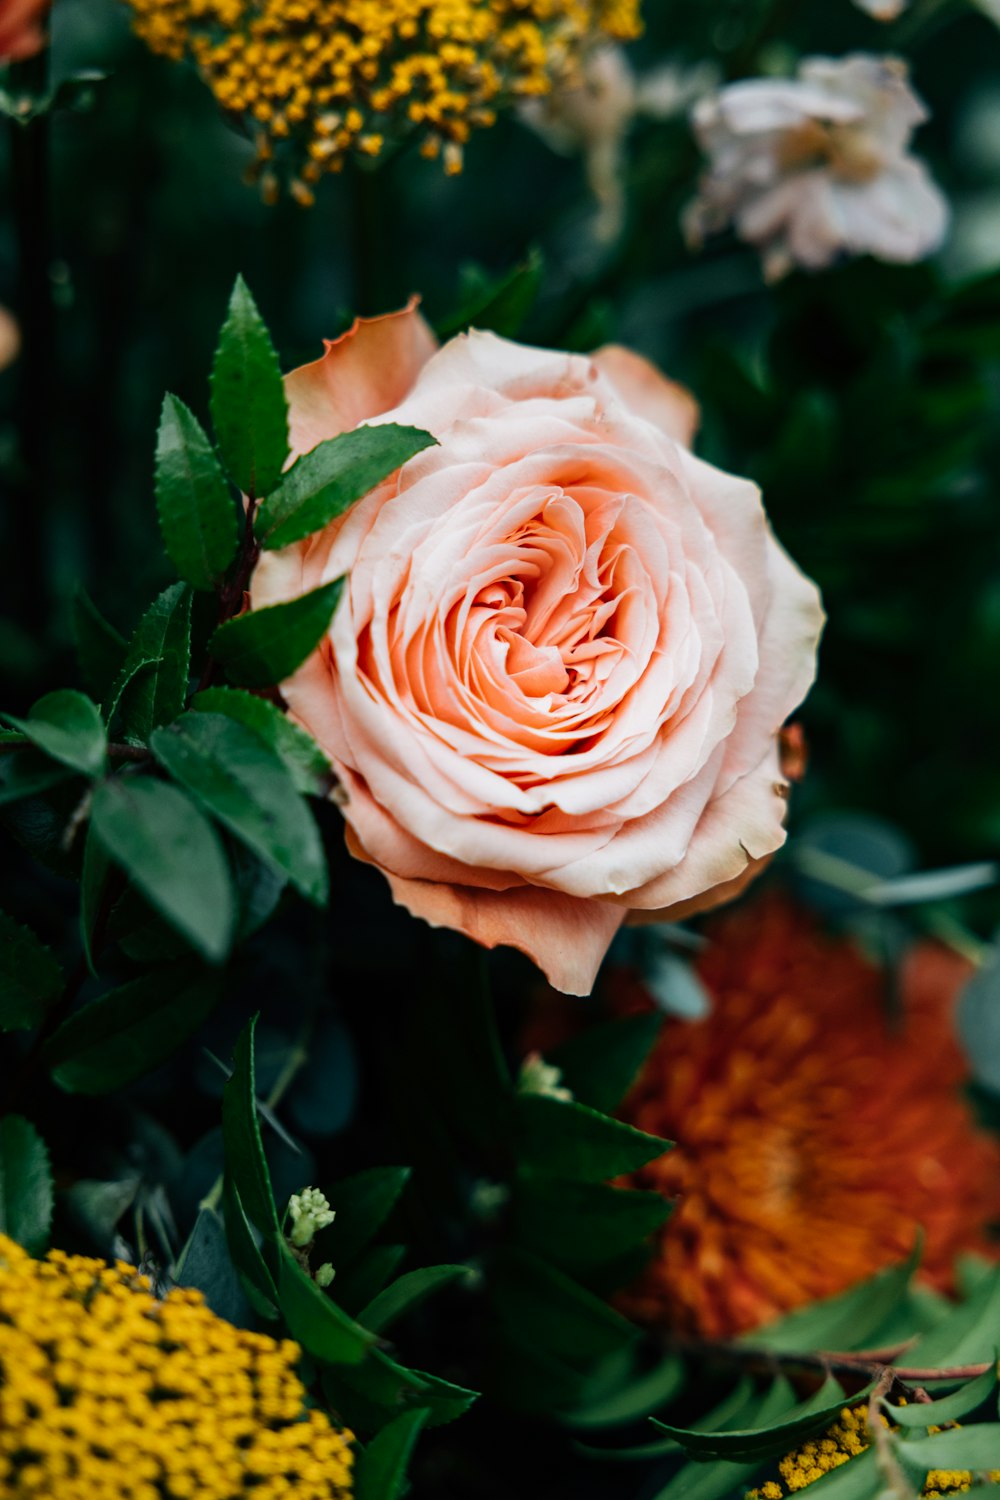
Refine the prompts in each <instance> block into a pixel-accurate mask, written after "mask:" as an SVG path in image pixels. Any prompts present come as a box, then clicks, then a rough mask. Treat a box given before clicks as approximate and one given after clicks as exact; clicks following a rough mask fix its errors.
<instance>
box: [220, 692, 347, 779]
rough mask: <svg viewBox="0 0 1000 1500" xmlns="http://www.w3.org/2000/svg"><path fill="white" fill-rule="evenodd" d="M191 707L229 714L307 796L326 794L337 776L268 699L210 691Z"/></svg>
mask: <svg viewBox="0 0 1000 1500" xmlns="http://www.w3.org/2000/svg"><path fill="white" fill-rule="evenodd" d="M191 707H192V709H194V710H195V711H196V712H198V713H210V714H225V715H226V716H227V718H230V719H235V720H236V722H237V723H238V724H244V725H245V726H246V728H247V729H252V730H253V732H254V734H256V735H258V736H259V737H260V738H261V739H262V740H263V741H264V743H265V745H268V746H270V748H271V749H272V750H273V751H274V752H275V754H276V755H277V756H278V757H279V758H280V759H281V760H282V761H283V762H284V765H285V769H286V770H287V771H288V773H289V775H290V776H291V778H292V780H293V781H294V783H295V786H296V788H297V789H298V790H299V791H300V792H301V793H302V794H303V796H319V795H320V794H321V793H323V792H325V791H326V789H327V787H328V785H329V782H330V780H331V777H332V775H333V772H332V771H331V769H330V762H329V761H328V760H327V758H326V756H325V755H324V754H323V752H322V750H321V749H320V748H319V746H318V745H317V743H316V741H315V740H314V739H312V737H311V736H310V735H308V734H306V732H305V730H304V729H300V728H299V726H298V724H296V723H294V722H293V721H292V720H291V719H290V718H289V717H288V715H287V714H283V713H282V712H281V709H280V708H277V707H275V705H274V704H273V703H270V702H268V700H267V699H266V698H256V697H254V695H253V694H252V693H245V692H243V691H242V690H241V689H239V688H206V689H205V691H204V692H201V693H198V694H197V695H196V696H195V697H194V698H192V700H191Z"/></svg>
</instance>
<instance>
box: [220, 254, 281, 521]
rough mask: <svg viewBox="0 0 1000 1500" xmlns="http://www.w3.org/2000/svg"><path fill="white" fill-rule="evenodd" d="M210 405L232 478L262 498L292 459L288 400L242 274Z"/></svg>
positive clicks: (222, 341)
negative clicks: (289, 438) (289, 455)
mask: <svg viewBox="0 0 1000 1500" xmlns="http://www.w3.org/2000/svg"><path fill="white" fill-rule="evenodd" d="M211 409H212V422H213V424H214V426H215V435H216V437H217V438H218V440H219V448H220V449H221V451H222V457H223V460H224V461H225V465H226V468H227V469H228V471H229V477H230V478H231V479H232V481H233V483H234V484H235V485H237V486H238V487H239V488H240V489H241V490H242V491H243V493H244V494H246V495H252V496H254V497H255V498H257V499H260V497H261V496H263V495H266V494H268V492H269V491H270V490H271V489H272V488H273V486H274V485H275V483H276V482H277V480H278V477H279V475H280V474H281V470H282V468H283V467H284V463H285V459H286V458H287V457H288V403H287V401H286V399H285V388H284V384H283V382H282V379H281V368H280V366H279V364H278V356H277V354H276V353H275V352H274V345H273V344H272V342H271V335H270V334H269V333H268V331H267V327H266V325H265V323H264V320H263V318H262V317H261V315H260V313H259V312H258V311H257V306H256V304H255V302H254V300H253V297H252V296H251V295H250V291H249V289H248V287H247V284H246V282H245V281H244V280H243V277H242V276H238V277H237V278H236V285H235V286H234V287H233V294H232V297H231V299H230V302H229V315H228V317H227V318H226V321H225V323H224V324H223V327H222V332H221V333H220V334H219V345H218V348H217V349H216V352H215V362H214V364H213V367H212V383H211Z"/></svg>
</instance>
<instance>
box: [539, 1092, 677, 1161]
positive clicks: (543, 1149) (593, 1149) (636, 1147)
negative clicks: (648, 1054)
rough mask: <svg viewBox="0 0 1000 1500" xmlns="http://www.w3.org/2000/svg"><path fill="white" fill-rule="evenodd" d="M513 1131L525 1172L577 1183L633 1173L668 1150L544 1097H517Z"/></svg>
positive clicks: (603, 1117)
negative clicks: (514, 1131) (527, 1170)
mask: <svg viewBox="0 0 1000 1500" xmlns="http://www.w3.org/2000/svg"><path fill="white" fill-rule="evenodd" d="M516 1129H517V1137H516V1139H517V1153H518V1160H519V1161H520V1162H521V1164H522V1166H523V1167H526V1168H529V1169H530V1170H531V1171H534V1172H539V1173H545V1174H546V1175H550V1176H553V1177H568V1178H571V1179H574V1180H576V1181H579V1182H604V1181H606V1180H607V1179H608V1178H610V1177H620V1176H622V1175H623V1174H624V1173H626V1172H636V1171H638V1169H639V1168H640V1167H642V1166H645V1164H646V1163H647V1162H650V1161H653V1160H654V1159H655V1158H656V1157H657V1156H662V1155H663V1153H664V1151H667V1150H669V1149H670V1145H671V1142H670V1141H663V1140H660V1139H659V1137H657V1136H655V1135H646V1134H645V1132H644V1131H641V1130H634V1129H633V1128H632V1126H631V1125H625V1124H623V1123H622V1122H621V1121H620V1120H612V1119H610V1118H609V1117H608V1116H607V1115H602V1114H600V1113H599V1112H598V1111H597V1110H596V1109H589V1108H588V1107H587V1106H586V1105H584V1104H569V1103H565V1102H564V1101H563V1100H561V1099H550V1098H547V1097H546V1096H545V1095H542V1094H520V1095H519V1096H518V1099H517V1106H516Z"/></svg>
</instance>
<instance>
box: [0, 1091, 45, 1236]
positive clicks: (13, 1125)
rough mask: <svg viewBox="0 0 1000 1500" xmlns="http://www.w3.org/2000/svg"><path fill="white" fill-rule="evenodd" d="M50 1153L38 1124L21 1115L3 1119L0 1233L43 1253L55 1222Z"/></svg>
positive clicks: (1, 1129)
mask: <svg viewBox="0 0 1000 1500" xmlns="http://www.w3.org/2000/svg"><path fill="white" fill-rule="evenodd" d="M53 1203H54V1192H53V1186H52V1169H51V1167H50V1166H49V1153H48V1151H47V1150H46V1148H45V1142H44V1141H43V1140H42V1138H41V1136H40V1135H39V1134H38V1131H37V1130H36V1129H35V1127H34V1125H32V1124H30V1123H29V1121H27V1120H25V1119H22V1117H21V1116H20V1115H7V1116H6V1118H5V1119H3V1120H0V1234H5V1235H7V1236H8V1237H9V1238H10V1239H12V1240H16V1242H17V1243H18V1244H19V1245H21V1246H22V1247H23V1248H24V1249H25V1250H27V1251H29V1253H30V1254H32V1255H41V1254H42V1252H43V1251H44V1249H45V1246H46V1244H47V1242H48V1237H49V1226H50V1224H51V1223H52V1207H53Z"/></svg>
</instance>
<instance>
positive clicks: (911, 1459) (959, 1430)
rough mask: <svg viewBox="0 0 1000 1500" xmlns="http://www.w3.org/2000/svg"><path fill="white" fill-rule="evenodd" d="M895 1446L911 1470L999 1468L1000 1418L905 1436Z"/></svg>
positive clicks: (914, 1471) (915, 1471)
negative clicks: (947, 1429)
mask: <svg viewBox="0 0 1000 1500" xmlns="http://www.w3.org/2000/svg"><path fill="white" fill-rule="evenodd" d="M893 1446H894V1449H895V1452H896V1454H897V1456H898V1457H899V1459H900V1460H901V1461H902V1462H903V1463H904V1464H905V1465H906V1467H907V1468H908V1469H909V1470H910V1471H911V1472H912V1473H921V1472H926V1471H927V1470H928V1469H951V1470H955V1469H958V1470H970V1469H971V1470H986V1471H987V1472H989V1471H993V1470H1000V1422H981V1423H977V1425H976V1426H974V1427H952V1428H951V1429H950V1430H949V1431H948V1432H929V1433H928V1434H927V1436H926V1437H921V1438H905V1439H903V1440H902V1441H901V1442H897V1443H895V1444H894V1445H893Z"/></svg>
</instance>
